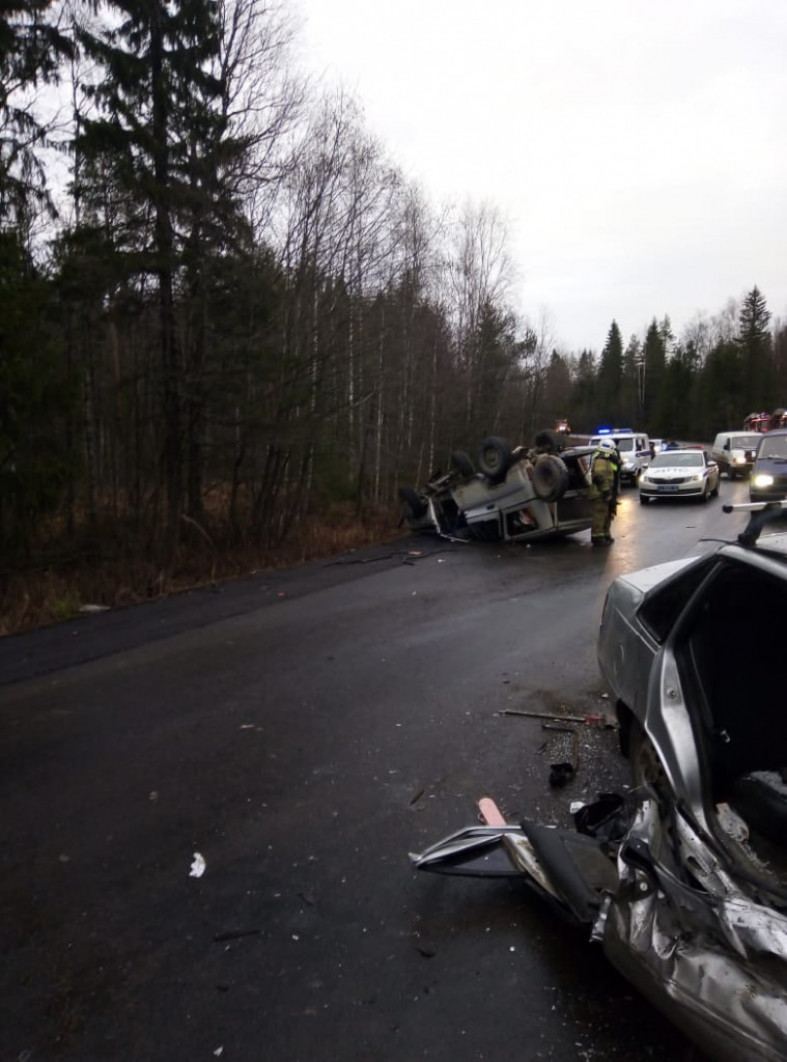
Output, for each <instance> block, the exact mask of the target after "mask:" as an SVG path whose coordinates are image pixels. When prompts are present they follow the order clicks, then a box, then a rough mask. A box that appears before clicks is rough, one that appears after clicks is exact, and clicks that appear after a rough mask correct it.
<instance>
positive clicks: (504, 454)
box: [478, 435, 511, 483]
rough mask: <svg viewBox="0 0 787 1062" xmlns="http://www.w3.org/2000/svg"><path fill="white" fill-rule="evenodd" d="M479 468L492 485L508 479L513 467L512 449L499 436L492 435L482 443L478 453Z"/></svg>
mask: <svg viewBox="0 0 787 1062" xmlns="http://www.w3.org/2000/svg"><path fill="white" fill-rule="evenodd" d="M478 467H479V468H480V469H481V471H482V472H483V473H484V475H485V476H486V477H487V479H489V480H491V481H492V483H500V482H501V481H502V480H504V479H505V478H506V472H508V470H509V468H510V467H511V447H510V446H509V445H508V443H507V442H506V441H505V439H501V438H500V436H499V435H490V436H489V437H488V438H486V439H484V441H483V442H482V443H481V449H480V450H479V451H478Z"/></svg>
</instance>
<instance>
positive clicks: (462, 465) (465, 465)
mask: <svg viewBox="0 0 787 1062" xmlns="http://www.w3.org/2000/svg"><path fill="white" fill-rule="evenodd" d="M451 464H452V466H453V467H454V468H455V469H456V471H457V472H458V473H459V474H460V475H462V476H473V475H475V468H474V466H473V462H472V461H471V460H470V457H469V456H468V454H466V453H465V452H464V450H454V452H453V453H452V454H451Z"/></svg>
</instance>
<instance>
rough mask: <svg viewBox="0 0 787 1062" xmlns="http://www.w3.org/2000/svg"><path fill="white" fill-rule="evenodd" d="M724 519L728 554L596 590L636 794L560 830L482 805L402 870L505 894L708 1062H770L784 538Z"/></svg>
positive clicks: (780, 880)
mask: <svg viewBox="0 0 787 1062" xmlns="http://www.w3.org/2000/svg"><path fill="white" fill-rule="evenodd" d="M731 508H736V509H744V510H747V511H749V512H750V519H749V524H748V526H747V528H746V530H745V531H744V532H743V533H742V534H740V535H739V536H738V540H737V541H736V542H734V543H733V542H731V543H726V544H724V545H722V546H721V547H720V548H719V549H717V550H715V551H713V552H711V553H709V554H706V555H703V556H700V557H696V558H693V559H690V560H688V561H678V562H674V563H672V564H668V565H659V566H657V567H654V568H649V569H645V570H644V571H641V572H637V573H634V574H632V575H625V576H620V577H618V578H617V579H616V580H615V581H614V582H613V583H612V585H611V587H610V590H609V593H608V596H607V600H606V603H605V607H604V612H603V617H602V623H601V630H600V636H599V643H598V655H599V663H600V666H601V670H602V673H603V675H604V677H605V679H606V681H607V683H608V684H609V686H610V688H611V690H612V693H613V695H614V696H615V698H616V702H617V710H618V716H619V720H620V724H621V729H620V733H621V743H622V746H623V749H624V751H625V752H626V753H627V754H628V755H629V756H630V758H631V761H632V769H633V776H634V780H635V782H636V783H637V787H636V788H635V789H634V790H632V791H631V792H630V793H628V794H626V796H625V797H624V796H621V795H616V794H608V795H605V796H603V797H600V798H599V801H598V802H597V803H596V804H593V805H589V806H586V807H583V808H581V809H580V810H579V811H577V812H576V814H575V816H574V822H575V826H576V829H575V830H566V829H558V828H552V827H549V826H543V825H539V824H537V823H533V822H528V821H524V822H521V823H517V824H513V825H512V824H508V823H506V822H505V821H504V819H503V818H502V816H501V815H500V813H499V812H498V811H497V808H496V807H495V806H494V804H493V803H492V802H491V801H489V800H484V801H481V804H480V810H481V815H482V819H483V821H484V823H485V824H484V825H482V826H472V827H470V828H468V829H465V830H462V831H460V832H459V833H457V834H454V835H453V836H451V837H449V838H447V839H446V840H445V841H442V842H440V843H439V844H437V845H434V846H433V847H431V848H429V849H427V850H426V851H425V852H423V853H421V854H420V855H416V856H411V859H412V862H413V865H414V866H415V867H416V868H418V869H419V870H432V871H439V872H443V873H461V874H471V875H484V876H486V875H500V874H505V875H516V876H519V877H520V878H521V879H522V880H523V881H524V882H525V883H526V884H527V885H528V886H530V887H531V888H532V889H533V890H535V891H536V892H537V893H538V894H539V895H541V896H542V897H543V898H545V899H546V900H548V901H549V902H550V903H551V904H552V905H553V906H555V907H557V908H558V909H559V910H560V911H561V912H562V913H563V914H564V915H566V916H567V917H568V918H570V919H571V920H572V921H574V922H576V923H579V924H581V925H584V926H586V927H587V929H588V931H589V935H590V938H591V940H593V941H597V942H600V943H601V945H602V946H603V949H604V951H605V953H606V955H607V956H608V958H609V959H610V960H611V961H612V963H613V964H614V965H615V966H616V967H617V968H618V969H619V970H620V971H621V972H622V973H623V974H624V975H625V976H626V977H628V978H629V979H630V980H631V982H632V983H633V984H635V985H636V986H637V988H639V989H640V990H641V991H642V992H643V993H644V994H645V995H646V996H647V997H648V999H649V1000H650V1001H651V1002H652V1003H653V1004H654V1005H656V1006H657V1007H659V1008H660V1009H661V1010H662V1011H663V1012H664V1013H665V1014H666V1015H667V1016H668V1017H669V1018H670V1019H672V1020H673V1021H675V1022H676V1024H678V1025H679V1026H680V1028H681V1029H682V1030H683V1031H684V1032H685V1033H686V1034H687V1035H689V1036H690V1037H691V1038H692V1039H693V1040H694V1041H695V1042H696V1043H697V1044H698V1045H699V1046H700V1047H701V1048H702V1049H703V1050H704V1051H705V1052H707V1053H708V1055H710V1056H711V1057H713V1058H717V1059H721V1060H726V1062H733V1060H735V1062H742V1060H744V1059H746V1060H750V1059H754V1060H762V1062H765V1060H767V1062H776V1060H782V1062H784V1060H785V1059H787V712H785V710H784V705H783V702H782V700H781V696H782V670H781V666H780V665H781V650H782V645H783V638H782V631H783V616H784V615H785V609H787V534H784V533H779V534H768V535H761V532H762V530H763V528H764V527H765V526H766V525H767V523H769V522H770V520H771V519H772V518H779V517H781V516H782V510H783V509H784V510H787V503H779V502H777V503H771V504H770V505H767V506H765V505H762V504H759V505H746V506H735V507H731V506H725V509H726V510H727V511H729V510H730V509H731ZM750 616H751V619H750V620H748V617H750ZM747 620H748V626H747Z"/></svg>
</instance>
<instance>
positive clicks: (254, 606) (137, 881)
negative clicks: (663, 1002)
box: [0, 480, 746, 1062]
mask: <svg viewBox="0 0 787 1062" xmlns="http://www.w3.org/2000/svg"><path fill="white" fill-rule="evenodd" d="M721 493H722V501H727V500H740V501H743V500H746V489H745V485H744V484H732V483H728V482H727V481H726V480H723V481H722V487H721ZM742 526H743V518H742V517H740V516H739V515H735V516H724V515H723V514H722V512H721V505H720V504H719V502H718V501H715V502H711V503H710V504H709V505H707V506H701V505H687V506H686V505H679V504H668V505H664V506H663V507H656V506H654V507H647V508H642V507H640V506H639V505H638V504H637V501H636V496H635V495H634V493H633V492H631V491H628V492H626V495H625V500H624V504H623V506H622V507H621V511H620V513H619V517H618V520H617V521H616V524H615V527H614V533H615V534H616V537H617V542H616V543H615V545H614V546H613V547H612V548H611V549H610V550H609V551H605V550H598V549H596V550H594V549H592V548H591V547H590V544H589V538H588V535H587V534H585V535H581V536H576V537H575V538H573V539H569V540H567V541H566V542H563V543H546V544H543V545H539V546H532V547H529V548H526V547H523V546H521V545H520V546H513V547H506V548H498V547H495V546H489V545H475V544H471V545H466V544H453V543H450V542H446V541H443V540H440V539H437V538H418V539H407V540H402V541H397V542H395V543H393V544H389V545H387V546H382V547H379V548H377V549H372V550H367V551H363V552H359V553H357V554H351V555H348V556H346V557H342V558H337V560H335V561H333V562H323V563H317V564H311V565H307V566H304V567H302V568H298V569H292V570H289V571H285V572H276V573H266V574H264V575H261V576H260V577H259V578H254V579H250V580H244V581H242V582H240V583H234V584H228V585H226V586H224V587H222V588H217V589H216V590H215V591H214V592H211V591H204V592H199V593H194V594H186V595H180V597H177V598H172V599H170V600H169V601H167V602H162V603H159V604H156V605H151V606H143V607H139V608H136V609H130V610H126V611H124V612H118V613H113V614H111V615H104V616H97V617H91V618H90V619H88V620H84V621H80V622H79V623H72V624H63V625H60V626H59V627H57V628H51V629H49V630H47V631H41V632H37V633H34V634H30V635H25V636H20V637H13V638H6V639H3V640H2V641H0V676H2V680H3V682H5V685H4V686H3V687H2V688H0V726H1V727H2V734H3V741H2V753H0V758H1V761H2V762H1V763H0V767H1V769H0V801H1V803H0V806H1V807H2V822H3V846H2V856H1V858H2V864H1V865H2V875H0V912H1V914H2V925H3V938H4V939H3V951H4V955H5V962H4V964H3V973H2V991H3V998H4V1002H5V1006H4V1021H3V1025H4V1032H3V1044H4V1046H3V1052H2V1057H3V1058H4V1059H6V1058H7V1059H14V1060H24V1062H37V1060H43V1059H68V1060H71V1059H73V1060H77V1059H79V1060H94V1059H95V1060H98V1059H123V1060H126V1059H129V1060H140V1062H142V1060H155V1062H158V1060H161V1062H164V1060H166V1062H171V1060H180V1059H188V1060H189V1062H194V1060H198V1059H205V1060H206V1062H210V1060H211V1059H214V1058H221V1059H231V1060H235V1059H238V1060H244V1062H245V1060H256V1059H272V1060H273V1059H276V1060H287V1062H296V1060H302V1062H322V1060H334V1059H369V1060H380V1059H385V1060H391V1062H412V1060H414V1059H420V1058H424V1059H437V1060H446V1062H447V1060H448V1059H451V1060H453V1062H463V1060H471V1059H492V1060H499V1059H503V1058H517V1059H522V1060H530V1059H583V1060H590V1059H598V1060H601V1059H616V1060H619V1062H635V1060H636V1062H639V1060H644V1059H651V1058H661V1057H663V1056H664V1055H665V1054H668V1055H669V1056H670V1057H671V1058H672V1060H673V1062H689V1060H691V1062H700V1055H699V1054H698V1053H697V1052H695V1051H694V1050H693V1049H692V1047H691V1046H690V1045H689V1044H688V1043H687V1042H686V1041H685V1040H684V1039H683V1038H682V1036H681V1034H680V1033H679V1031H677V1030H675V1029H673V1028H672V1026H670V1025H669V1024H668V1023H667V1022H666V1021H665V1020H663V1019H662V1018H661V1017H660V1016H659V1015H658V1014H657V1013H656V1012H655V1011H654V1010H652V1009H651V1008H650V1007H649V1006H648V1005H647V1004H646V1003H645V1002H644V1001H643V1000H641V999H640V998H639V997H638V996H637V995H636V993H635V992H634V990H633V989H632V988H630V987H629V985H628V984H627V983H626V982H625V981H624V980H623V979H622V978H620V977H619V976H618V975H617V974H616V973H615V971H614V970H613V969H612V968H611V967H610V966H609V965H608V963H607V962H606V960H605V959H604V957H603V955H602V953H601V951H600V949H599V948H597V947H595V946H591V945H590V944H588V943H587V942H586V940H585V939H583V937H582V936H581V934H580V935H579V936H578V935H577V934H575V933H574V932H573V931H571V930H569V929H568V928H566V927H565V926H563V925H562V924H561V923H560V922H558V921H557V920H556V919H555V917H554V915H553V914H552V913H551V912H550V911H549V910H547V909H545V908H544V907H542V906H541V905H540V904H539V903H538V902H536V901H535V900H534V899H532V898H531V897H530V896H529V894H527V893H526V892H525V891H523V889H522V888H521V887H517V886H516V884H515V883H510V882H489V881H474V880H463V879H459V878H438V877H431V876H428V875H420V876H417V875H415V874H414V873H413V872H412V871H411V870H410V868H409V865H408V860H407V853H408V851H418V850H420V849H422V848H424V847H426V846H427V845H428V844H430V843H432V842H434V841H436V840H438V839H439V838H441V837H442V836H444V835H446V834H447V833H450V832H452V831H453V830H454V829H457V828H459V827H460V826H463V825H466V824H469V823H471V822H472V821H473V820H474V817H475V801H476V800H477V799H478V798H479V797H480V796H482V795H484V794H490V795H492V796H494V797H495V798H496V799H497V801H498V803H499V804H500V805H501V807H502V808H503V810H504V811H505V812H506V813H507V814H509V815H510V816H512V817H516V816H517V815H523V816H524V815H527V816H528V817H538V818H540V819H541V820H542V821H545V822H567V821H568V805H569V803H570V802H571V801H573V800H581V799H588V798H592V797H593V796H594V795H595V794H596V793H597V792H599V791H607V790H609V789H610V788H615V787H619V786H620V785H622V784H624V783H625V782H626V780H627V774H626V767H625V764H624V763H622V761H621V760H620V759H619V757H618V756H617V755H616V751H615V749H616V735H615V734H614V732H612V731H610V730H604V729H597V728H592V727H587V728H585V727H583V728H582V729H581V736H580V748H579V752H580V761H579V770H578V773H577V777H576V778H575V779H574V780H573V781H572V782H571V783H570V784H569V785H568V786H567V787H566V788H565V789H562V790H559V791H555V790H550V788H549V785H548V774H549V765H550V763H552V762H555V761H558V760H563V759H565V758H566V752H567V747H566V744H565V743H566V742H567V741H570V740H571V739H570V737H569V736H567V735H565V734H562V733H559V732H552V731H547V730H544V729H542V724H541V721H539V720H536V719H532V718H528V717H524V716H517V715H509V714H501V712H502V711H503V710H504V709H509V710H510V709H514V710H526V711H556V712H559V711H561V710H565V711H567V712H569V713H571V714H578V715H583V716H584V715H586V714H597V713H599V712H605V711H609V710H610V708H611V706H610V704H609V702H608V701H606V700H605V699H604V698H603V689H602V686H601V682H600V679H599V676H598V671H597V667H596V663H595V644H594V643H595V633H596V629H597V626H598V621H599V617H600V612H601V606H602V602H603V597H604V592H605V589H606V586H607V585H608V583H609V581H610V579H611V578H612V577H614V575H615V574H617V573H618V572H620V571H626V570H631V569H634V568H638V567H642V566H644V565H646V564H651V563H658V562H659V561H662V560H667V559H671V558H673V557H677V556H688V555H692V554H694V553H697V552H701V551H702V550H704V549H707V548H711V547H710V545H709V544H698V543H699V539H700V538H702V537H703V536H707V535H710V536H713V535H716V536H724V537H728V538H731V537H733V535H734V533H735V532H736V531H737V530H739V529H740V527H742ZM195 853H199V854H200V856H201V857H202V858H203V859H204V863H205V870H204V873H202V874H201V876H192V874H191V873H190V872H191V868H192V864H193V862H194V858H195Z"/></svg>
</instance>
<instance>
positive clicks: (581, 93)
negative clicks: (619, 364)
mask: <svg viewBox="0 0 787 1062" xmlns="http://www.w3.org/2000/svg"><path fill="white" fill-rule="evenodd" d="M297 7H298V9H299V10H300V12H301V13H302V16H303V19H304V26H303V40H302V47H303V52H304V56H305V60H306V62H307V64H308V66H309V68H310V69H311V70H312V72H314V73H318V74H324V75H325V76H326V77H327V78H328V79H333V80H338V81H340V82H341V83H342V84H343V85H344V86H345V87H346V88H347V89H348V90H349V91H351V92H352V93H353V94H354V95H355V96H356V97H357V98H358V100H359V101H360V102H361V103H362V104H363V106H364V108H365V112H366V117H367V123H368V126H369V128H370V129H371V131H372V132H374V133H376V134H377V136H378V137H379V138H380V139H381V140H382V141H383V143H384V144H385V145H386V146H387V148H388V150H389V152H390V154H391V156H392V157H393V159H394V161H395V162H397V163H398V164H399V166H400V167H401V168H402V169H403V170H404V171H405V172H406V173H407V174H408V176H410V177H412V178H413V179H415V180H417V181H418V182H419V183H420V184H421V185H422V186H423V188H424V190H425V191H426V192H427V193H428V194H429V196H430V197H431V198H432V199H433V201H434V202H435V203H441V202H444V201H446V200H450V201H453V202H456V203H459V204H461V203H463V202H465V201H466V200H468V199H470V200H472V201H473V202H477V203H480V202H482V201H488V202H491V203H492V204H494V205H496V206H497V207H498V208H499V209H500V210H501V211H502V213H503V214H504V216H506V218H507V219H508V222H509V229H510V233H511V252H512V257H513V258H514V260H515V262H516V265H517V269H518V274H519V282H518V305H519V309H520V310H521V311H522V312H523V313H525V314H527V315H528V316H529V317H530V318H531V319H532V320H534V321H535V320H536V319H538V318H539V317H543V316H544V315H545V314H546V316H547V317H548V318H549V319H550V321H551V326H552V332H553V334H554V337H555V339H556V340H557V341H560V342H562V343H563V344H564V345H565V346H566V347H567V348H569V349H580V348H581V347H583V346H589V347H592V348H594V349H596V350H598V349H600V348H601V347H602V346H603V344H604V340H605V338H606V334H607V331H608V329H609V325H610V322H611V321H612V319H613V317H614V318H616V319H617V321H618V324H619V325H620V328H621V331H622V333H623V336H624V341H625V340H626V339H627V338H628V336H629V335H630V334H632V333H638V334H644V330H645V328H646V327H647V324H648V322H649V321H650V319H651V318H652V317H653V316H656V317H658V318H661V317H663V316H664V315H665V314H669V316H670V317H671V319H672V324H673V329H674V330H675V331H676V332H678V333H680V331H681V330H682V329H683V327H684V326H685V325H686V324H687V323H688V322H689V321H690V320H691V319H692V318H693V317H694V316H695V315H696V313H697V312H698V311H704V312H705V313H706V314H708V315H712V314H715V313H717V312H719V311H720V310H721V309H722V308H723V306H724V304H725V303H726V302H727V300H728V299H729V298H730V297H733V298H739V297H741V296H742V295H743V294H744V293H745V292H746V291H748V290H749V289H750V288H751V287H753V286H754V285H755V284H757V285H758V286H759V287H760V289H761V291H762V292H763V294H764V295H765V297H766V299H767V301H768V306H769V308H770V310H771V311H772V313H773V314H774V315H775V316H780V317H781V316H784V315H785V314H786V313H787V250H786V248H787V180H786V179H785V173H786V171H787V165H785V163H786V162H787V135H785V131H786V130H787V61H786V60H787V3H786V2H785V0H486V2H485V3H482V2H481V0H396V2H393V0H374V2H370V0H297Z"/></svg>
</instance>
